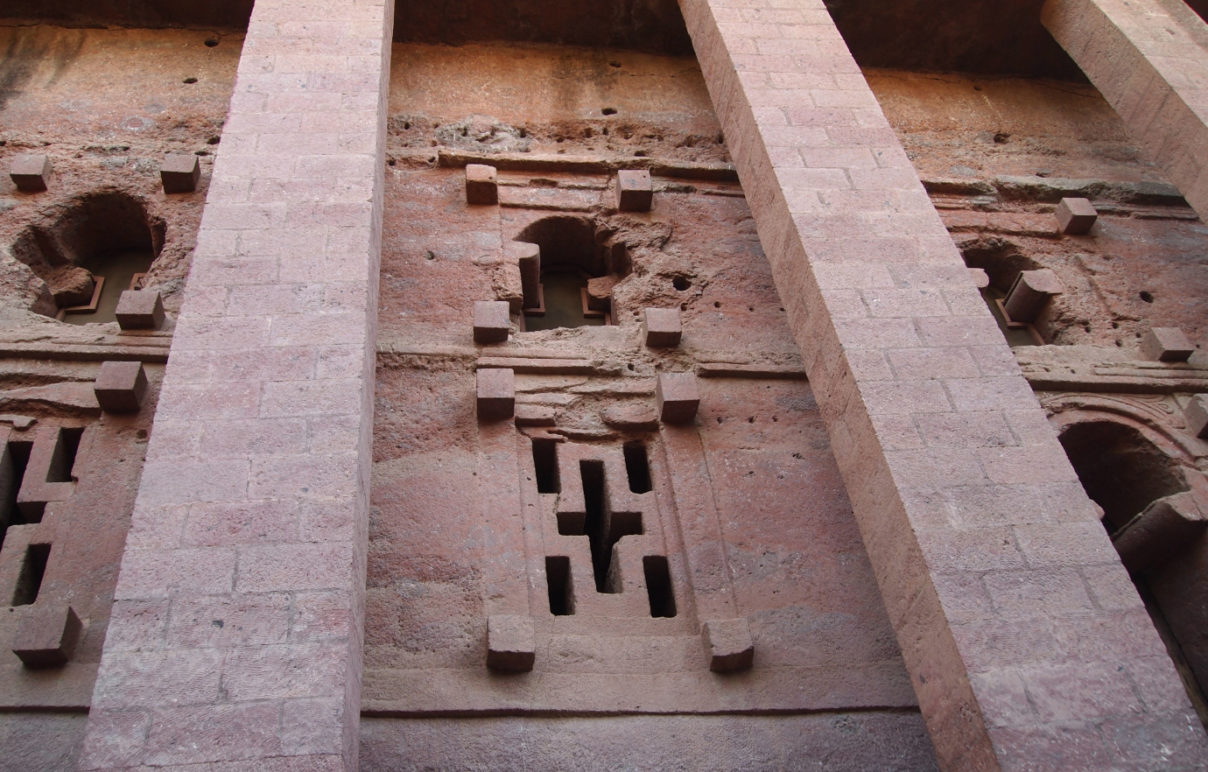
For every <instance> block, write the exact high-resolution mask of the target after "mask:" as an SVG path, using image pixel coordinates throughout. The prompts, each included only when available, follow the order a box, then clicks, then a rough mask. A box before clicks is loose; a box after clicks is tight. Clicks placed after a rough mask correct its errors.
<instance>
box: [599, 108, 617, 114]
mask: <svg viewBox="0 0 1208 772" xmlns="http://www.w3.org/2000/svg"><path fill="white" fill-rule="evenodd" d="M600 112H601V113H603V114H604V115H616V114H617V108H615V107H605V108H604V109H603V110H601V111H600Z"/></svg>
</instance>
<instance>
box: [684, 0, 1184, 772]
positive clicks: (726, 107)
mask: <svg viewBox="0 0 1208 772" xmlns="http://www.w3.org/2000/svg"><path fill="white" fill-rule="evenodd" d="M680 7H681V9H682V10H683V14H684V17H685V20H686V22H687V26H688V30H689V33H690V34H691V36H692V40H693V45H694V47H695V48H696V52H697V57H698V59H699V61H700V64H701V68H702V70H703V72H704V76H705V80H706V83H707V84H708V88H709V92H710V94H711V96H712V99H713V103H714V105H715V107H716V111H717V115H718V118H719V119H720V121H721V123H722V127H723V129H724V130H725V135H726V138H727V140H728V145H729V149H730V152H731V155H732V156H733V158H734V161H735V164H736V165H737V168H738V172H739V176H740V178H741V180H742V183H743V187H744V189H745V191H746V195H747V200H748V202H749V203H750V206H751V209H752V212H753V214H754V217H755V222H756V226H757V228H758V231H759V237H760V241H761V242H762V244H763V247H764V251H765V252H766V253H767V255H768V258H769V260H770V261H771V265H772V270H773V274H774V277H775V280H776V285H777V287H778V289H779V292H780V295H781V298H782V299H783V301H784V304H785V308H786V309H787V310H788V312H789V323H790V325H791V327H792V329H793V331H794V335H795V337H796V340H797V342H798V345H799V346H800V348H801V352H802V355H803V358H804V361H805V363H806V369H807V372H808V374H809V378H810V382H811V385H812V387H813V389H814V392H815V394H816V396H817V399H818V402H819V406H820V408H821V411H822V415H823V419H824V421H825V422H826V425H827V428H828V430H829V433H830V437H831V443H832V447H833V450H834V453H835V457H836V460H837V462H838V464H839V468H840V470H841V471H842V474H843V476H844V480H845V482H846V485H847V490H848V495H849V496H850V497H851V500H852V505H853V508H854V511H855V517H856V519H857V522H858V524H859V527H860V531H861V534H862V535H863V538H864V542H865V545H866V547H867V550H868V554H869V557H870V559H871V561H872V565H873V568H874V571H875V573H876V576H877V580H878V582H879V584H880V587H881V592H882V595H883V598H884V602H885V606H886V609H887V611H888V613H889V617H890V620H891V621H892V623H893V626H894V629H895V631H896V633H897V638H898V642H899V644H900V646H901V649H902V654H903V656H904V658H905V661H906V665H907V667H908V668H909V670H910V674H911V678H912V681H913V683H914V687H915V690H916V693H917V695H918V699H919V705H920V709H921V711H922V714H923V717H924V718H925V720H926V722H927V726H928V729H929V731H930V733H931V737H932V740H933V743H934V745H935V748H936V753H937V757H938V758H939V759H940V762H941V764H942V765H943V766H944V767H945V768H948V769H962V770H963V769H994V768H1061V767H1063V766H1066V767H1069V766H1076V767H1087V766H1090V767H1102V768H1111V767H1119V766H1128V765H1134V764H1136V765H1147V764H1152V765H1160V764H1163V763H1166V764H1169V763H1171V761H1170V760H1171V759H1172V758H1175V757H1177V758H1178V759H1180V760H1182V761H1187V760H1188V759H1191V760H1192V761H1194V759H1195V758H1197V756H1196V755H1195V754H1204V753H1208V739H1206V738H1205V735H1204V733H1203V730H1202V729H1201V728H1200V725H1199V723H1198V721H1197V720H1196V718H1195V715H1194V713H1193V712H1192V711H1191V707H1190V704H1189V701H1188V700H1187V697H1186V695H1185V693H1184V692H1183V689H1182V686H1181V684H1180V682H1179V680H1178V676H1177V675H1176V673H1175V670H1174V667H1173V665H1172V664H1171V662H1170V660H1169V659H1168V658H1167V657H1166V653H1165V649H1164V647H1163V645H1162V642H1161V640H1160V639H1159V638H1158V636H1157V633H1156V632H1155V630H1154V628H1153V626H1152V624H1151V623H1150V621H1149V618H1148V616H1147V615H1146V612H1145V610H1144V608H1143V606H1142V604H1141V601H1140V599H1139V597H1138V595H1137V593H1136V591H1135V589H1134V588H1133V586H1132V584H1131V583H1130V582H1129V579H1128V576H1127V574H1126V573H1125V571H1124V569H1123V568H1122V566H1121V564H1120V561H1119V558H1118V557H1117V555H1116V553H1115V551H1114V550H1113V549H1112V546H1111V544H1110V543H1109V541H1108V539H1107V536H1106V534H1105V532H1104V530H1103V528H1102V527H1101V526H1100V524H1099V523H1098V521H1097V512H1096V509H1095V507H1094V506H1093V505H1092V503H1091V502H1090V501H1089V500H1088V499H1087V497H1086V495H1085V493H1084V492H1083V490H1082V488H1081V486H1080V485H1079V483H1078V479H1077V477H1076V475H1075V473H1074V471H1073V469H1072V468H1071V466H1070V464H1069V462H1068V460H1067V459H1066V457H1065V454H1064V452H1063V451H1062V449H1061V446H1060V444H1059V443H1058V441H1057V438H1056V435H1055V432H1054V430H1053V429H1052V428H1051V426H1050V425H1049V424H1048V422H1047V419H1046V416H1045V414H1044V412H1043V410H1042V409H1041V408H1040V406H1039V404H1038V403H1037V401H1036V398H1035V396H1034V395H1033V393H1032V391H1031V389H1030V388H1029V386H1028V384H1027V382H1026V381H1025V380H1024V379H1023V377H1022V376H1021V374H1020V371H1019V368H1018V366H1017V363H1016V361H1015V358H1014V356H1013V355H1012V353H1011V351H1010V349H1009V348H1008V347H1007V345H1006V343H1005V342H1004V340H1003V338H1002V335H1001V333H1000V332H999V331H998V328H997V326H996V325H995V323H994V320H993V319H992V318H991V316H990V314H989V312H988V310H987V309H986V307H985V305H984V304H983V302H982V300H981V298H980V296H979V295H978V293H977V291H976V290H975V289H974V287H973V285H972V283H971V281H970V280H969V278H968V273H967V270H966V268H965V266H964V264H963V262H962V260H961V256H960V254H959V253H958V252H957V250H956V248H955V246H954V245H953V243H952V240H951V239H950V238H949V236H948V233H947V231H946V230H945V228H944V226H943V223H942V222H941V221H940V218H939V216H938V215H937V213H936V212H935V210H934V208H933V207H932V205H931V202H930V200H929V198H928V196H927V194H926V192H925V191H924V189H923V186H922V184H921V183H920V181H919V179H918V175H917V174H916V172H915V170H914V168H913V167H912V165H911V163H910V161H909V159H908V158H907V157H906V154H905V152H904V151H903V149H902V147H901V145H900V144H899V143H898V141H897V138H896V136H895V134H894V132H893V130H892V128H891V127H890V126H889V124H888V122H887V121H886V119H885V117H884V115H883V114H882V112H881V110H880V108H879V106H878V104H877V101H876V98H875V97H874V95H873V93H872V91H871V90H869V88H868V85H867V83H866V82H865V80H864V78H863V76H862V75H861V72H860V69H859V67H858V66H857V65H856V63H855V61H854V60H853V59H852V57H851V55H850V54H849V52H848V50H847V48H846V46H845V45H844V43H843V40H842V38H841V37H840V35H839V32H838V30H837V29H836V28H835V26H834V24H833V23H832V20H831V18H830V16H829V14H828V13H827V11H826V8H825V6H824V4H823V2H822V0H791V1H788V0H681V2H680ZM1200 758H1202V756H1201V757H1200ZM1189 763H1190V762H1189Z"/></svg>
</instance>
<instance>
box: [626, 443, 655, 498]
mask: <svg viewBox="0 0 1208 772" xmlns="http://www.w3.org/2000/svg"><path fill="white" fill-rule="evenodd" d="M624 453H625V474H626V476H627V477H628V478H629V490H630V491H631V492H633V493H648V492H649V491H650V460H649V458H647V456H646V446H645V445H644V444H642V443H641V442H627V443H625V447H624Z"/></svg>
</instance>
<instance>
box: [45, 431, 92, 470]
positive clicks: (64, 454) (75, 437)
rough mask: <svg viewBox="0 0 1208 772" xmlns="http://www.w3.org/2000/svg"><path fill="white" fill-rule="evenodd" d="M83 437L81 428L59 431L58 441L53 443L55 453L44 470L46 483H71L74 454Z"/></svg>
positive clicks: (77, 450)
mask: <svg viewBox="0 0 1208 772" xmlns="http://www.w3.org/2000/svg"><path fill="white" fill-rule="evenodd" d="M82 436H84V429H83V428H82V427H74V428H63V429H59V439H58V441H57V442H55V452H54V455H52V456H51V459H50V467H49V468H48V469H47V470H46V482H51V483H54V482H71V481H72V480H73V479H74V478H73V477H72V476H71V468H72V467H73V466H75V461H76V453H78V452H79V450H80V438H81V437H82Z"/></svg>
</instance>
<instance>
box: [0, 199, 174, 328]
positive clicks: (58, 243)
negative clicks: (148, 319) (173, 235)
mask: <svg viewBox="0 0 1208 772" xmlns="http://www.w3.org/2000/svg"><path fill="white" fill-rule="evenodd" d="M164 232H165V223H164V222H163V220H161V219H159V218H156V217H152V216H151V215H150V214H149V213H148V211H147V207H146V205H145V204H144V203H143V202H142V201H141V200H140V199H138V198H136V197H134V196H131V195H129V194H126V193H123V192H120V191H115V190H101V191H94V192H90V193H86V194H84V195H82V196H79V197H77V198H75V199H72V200H71V201H69V202H67V203H65V204H62V205H60V206H58V207H56V211H55V213H54V214H52V215H51V216H50V217H49V218H47V220H46V221H45V222H44V223H38V224H34V225H30V226H29V227H28V228H26V229H25V230H24V231H22V232H21V233H20V234H19V235H18V236H17V238H16V240H15V241H14V242H13V244H12V248H11V252H12V255H13V257H15V258H16V259H18V260H20V261H21V262H22V263H25V264H26V265H28V266H29V267H30V268H31V269H32V270H33V271H34V273H36V274H37V275H38V276H39V277H40V278H41V279H42V280H43V281H44V282H45V283H46V284H47V286H48V287H49V288H50V292H51V295H52V296H53V298H54V313H55V315H57V317H58V318H60V319H61V320H63V321H66V322H69V323H74V324H87V323H93V322H109V321H113V309H114V308H115V307H116V305H117V299H118V297H119V296H120V295H121V293H122V291H123V290H126V289H132V288H136V287H137V286H138V283H139V280H140V278H141V275H142V274H145V273H146V272H147V271H148V270H149V269H150V267H151V264H152V262H154V260H155V258H156V257H158V256H159V253H160V251H161V250H162V249H163V245H164ZM34 310H37V311H39V312H43V311H44V309H42V308H39V307H35V309H34Z"/></svg>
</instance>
